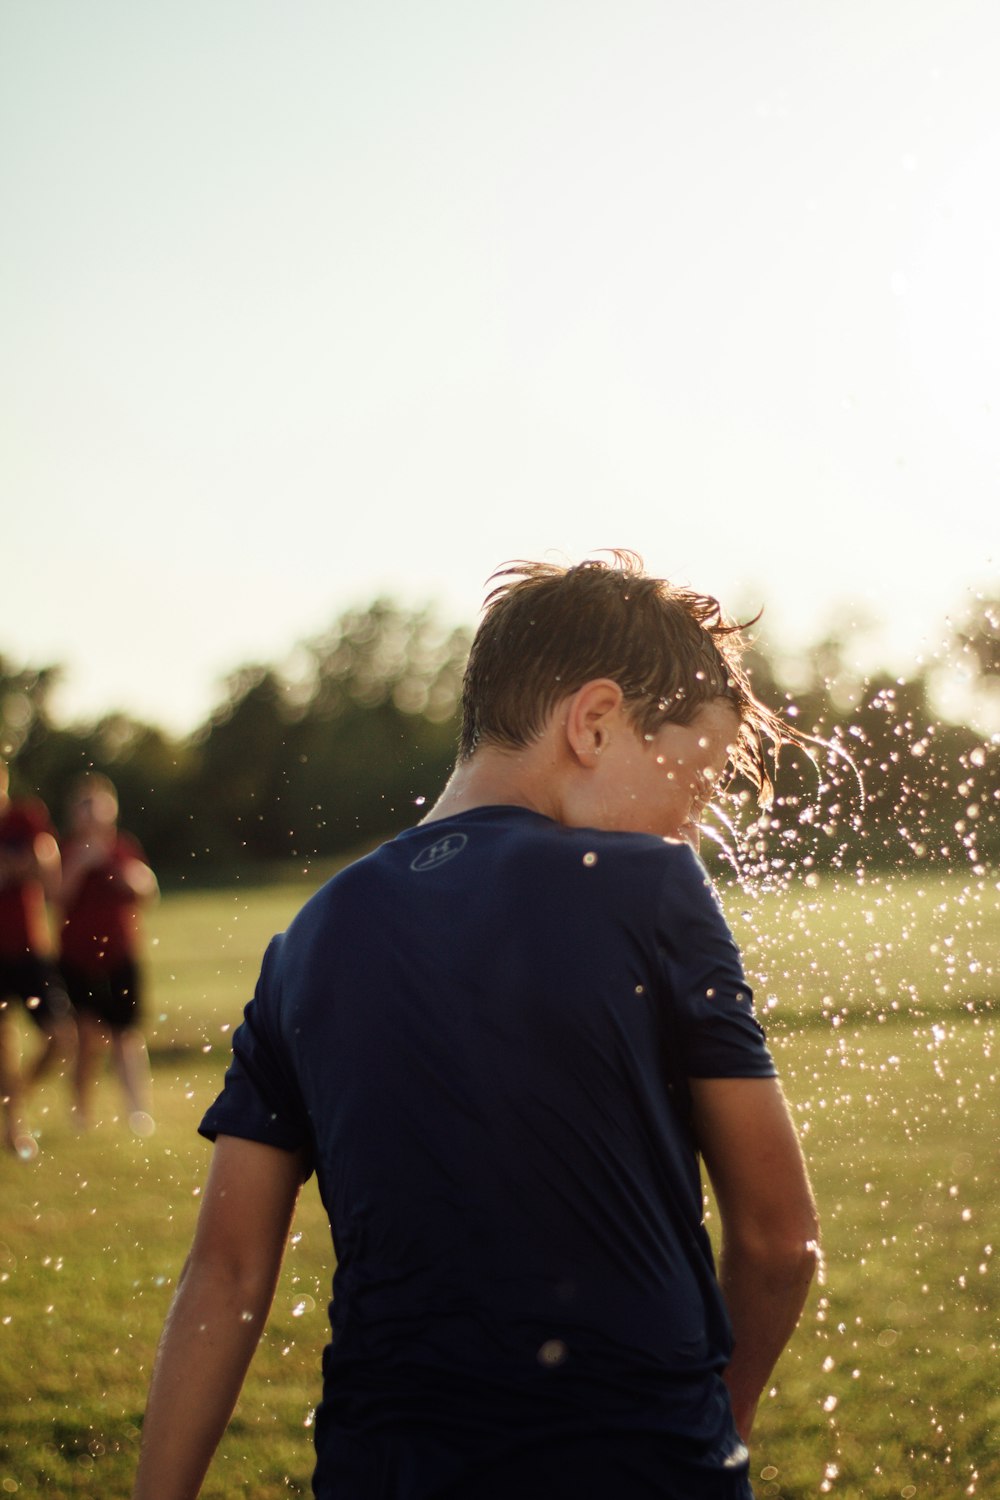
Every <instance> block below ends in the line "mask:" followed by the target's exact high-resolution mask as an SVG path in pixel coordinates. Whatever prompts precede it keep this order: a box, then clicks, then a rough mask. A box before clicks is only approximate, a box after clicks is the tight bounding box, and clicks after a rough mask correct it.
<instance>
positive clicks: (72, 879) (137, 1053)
mask: <svg viewBox="0 0 1000 1500" xmlns="http://www.w3.org/2000/svg"><path fill="white" fill-rule="evenodd" d="M67 819H68V833H67V836H66V838H65V840H64V841H63V846H62V863H63V871H62V888H61V893H60V905H61V907H62V928H61V933H60V964H61V967H62V972H63V976H64V978H65V980H66V986H67V988H68V990H69V994H70V997H71V999H72V1001H73V1005H74V1008H75V1010H76V1014H77V1029H78V1043H77V1054H76V1067H75V1070H74V1078H73V1108H74V1115H75V1118H76V1120H77V1123H78V1124H79V1125H80V1126H81V1127H82V1128H86V1127H87V1126H89V1125H90V1123H91V1118H92V1098H93V1091H94V1084H95V1082H96V1077H97V1070H98V1066H99V1062H100V1057H101V1053H102V1051H103V1048H104V1046H105V1044H106V1043H107V1042H108V1041H110V1044H111V1050H112V1054H113V1057H114V1063H115V1069H116V1072H117V1074H118V1078H119V1080H120V1083H121V1086H122V1090H123V1092H124V1095H125V1101H126V1106H127V1109H128V1118H129V1123H130V1124H131V1126H132V1128H133V1129H134V1130H136V1131H137V1132H139V1133H140V1134H144V1133H146V1132H147V1131H149V1130H150V1129H151V1128H152V1124H153V1122H152V1117H151V1115H150V1113H149V1103H150V1075H149V1058H148V1056H147V1053H146V1043H145V1039H144V1037H143V1034H142V1031H141V1029H140V1019H141V1012H142V970H141V966H140V962H139V950H140V909H141V908H142V906H143V905H145V904H146V903H148V902H149V901H152V900H153V899H154V898H155V896H156V895H157V884H156V877H155V875H154V874H153V872H152V870H151V869H150V868H149V866H148V864H147V863H146V860H145V856H144V854H143V852H142V849H141V848H140V846H139V844H138V843H137V842H136V840H135V839H134V838H132V836H131V835H130V834H128V833H124V832H122V831H121V830H120V829H119V827H118V794H117V792H116V791H115V788H114V785H113V784H112V783H111V782H110V781H109V780H108V778H107V777H106V776H102V775H99V774H98V773H96V772H91V773H88V774H87V775H85V776H82V777H81V778H80V779H79V780H78V781H76V782H75V783H74V784H73V787H72V789H71V791H70V796H69V800H68V804H67Z"/></svg>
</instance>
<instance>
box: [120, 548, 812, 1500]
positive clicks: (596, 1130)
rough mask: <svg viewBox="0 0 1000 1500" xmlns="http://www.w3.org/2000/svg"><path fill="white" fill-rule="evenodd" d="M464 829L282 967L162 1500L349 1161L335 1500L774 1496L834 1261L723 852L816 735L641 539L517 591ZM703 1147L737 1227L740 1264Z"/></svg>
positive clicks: (263, 1015)
mask: <svg viewBox="0 0 1000 1500" xmlns="http://www.w3.org/2000/svg"><path fill="white" fill-rule="evenodd" d="M463 712H464V722H463V730H462V739H461V744H460V751H459V759H458V763H457V765H456V767H455V770H454V772H453V775H452V777H451V779H450V780H449V782H448V785H447V787H446V788H445V791H444V793H443V794H442V796H441V798H440V799H439V801H438V803H437V804H436V805H435V807H434V808H433V810H432V811H431V813H430V814H429V816H428V817H427V818H426V819H425V820H424V822H423V823H422V824H421V825H419V826H418V827H416V828H411V829H409V830H407V831H406V832H405V833H403V834H401V835H399V837H397V838H396V839H394V840H393V841H392V842H391V843H388V844H386V845H384V846H383V847H382V848H381V849H379V850H377V851H376V852H375V853H374V854H372V855H370V856H368V857H367V858H366V859H362V860H360V861H359V862H357V863H356V864H354V865H352V866H350V867H348V868H347V869H346V870H344V871H342V872H341V873H340V874H339V875H337V876H336V877H335V878H334V879H333V880H332V881H330V882H329V883H328V884H327V885H326V886H325V887H324V888H323V889H322V890H321V891H320V892H318V893H317V895H316V896H315V897H313V899H312V900H311V901H310V902H309V903H308V904H307V905H306V906H305V908H304V909H303V911H302V912H300V914H299V916H298V917H297V918H296V920H295V921H294V922H293V924H292V925H291V927H290V928H289V930H288V932H287V933H285V934H283V935H282V936H280V937H278V938H276V939H275V940H274V941H273V943H272V945H271V947H270V948H269V950H268V952H267V955H266V957H265V959H264V965H263V969H262V972H261V977H260V980H259V982H258V986H257V991H256V994H255V996H254V999H253V1000H252V1001H251V1002H250V1004H249V1006H248V1007H247V1010H246V1015H245V1019H244V1023H243V1025H242V1026H241V1027H240V1029H239V1031H238V1032H237V1033H236V1036H235V1037H234V1042H233V1051H234V1058H233V1062H232V1065H231V1067H230V1070H229V1072H228V1074H227V1077H226V1085H225V1089H224V1091H223V1093H222V1094H221V1096H220V1097H219V1099H218V1100H217V1101H216V1103H215V1104H214V1105H213V1106H212V1107H211V1108H210V1109H209V1111H208V1113H207V1115H206V1116H205V1119H204V1121H203V1122H202V1126H201V1129H202V1132H203V1133H204V1134H206V1135H208V1136H209V1137H210V1138H214V1139H215V1141H216V1145H215V1151H214V1155H213V1161H212V1166H211V1170H210V1173H209V1179H208V1183H207V1186H206V1190H205V1193H204V1197H203V1203H202V1208H201V1213H200V1216H199V1221H198V1227H197V1230H196V1234H195V1240H194V1245H193V1248H192V1252H191V1255H190V1257H189V1259H188V1262H187V1264H186V1266H185V1268H184V1271H183V1274H182V1276H181V1279H180V1283H179V1286H178V1290H177V1294H176V1297H175V1299H174V1304H173V1307H172V1309H171V1312H170V1316H169V1318H168V1321H167V1327H166V1330H165V1333H164V1337H163V1339H162V1341H161V1347H160V1350H159V1353H158V1356H157V1361H156V1365H155V1369H154V1374H153V1380H152V1386H151V1392H150V1400H149V1406H148V1410H147V1414H146V1420H145V1423H144V1427H143V1449H142V1456H141V1459H140V1467H139V1473H138V1477H137V1483H136V1489H135V1496H136V1497H137V1500H153V1497H155V1500H191V1497H192V1496H194V1495H195V1494H196V1493H197V1491H198V1489H199V1487H200V1484H201V1481H202V1478H203V1475H204V1473H205V1470H206V1468H207V1465H208V1463H209V1461H210V1458H211V1455H212V1453H213V1452H214V1449H215V1446H216V1444H217V1442H218V1439H219V1437H220V1435H221V1433H222V1431H223V1430H224V1428H225V1424H226V1422H227V1421H228V1418H229V1415H230V1412H231V1410H232V1406H233V1404H234V1402H235V1400H236V1397H237V1394H238V1392H239V1389H240V1386H241V1383H242V1380H243V1376H244V1373H245V1370H246V1367H247V1364H248V1362H249V1360H250V1358H251V1355H252V1352H253V1350H254V1347H255V1345H256V1343H257V1340H258V1338H259V1336H260V1332H261V1329H262V1327H263V1324H264V1321H265V1318H266V1316H267V1312H268V1308H269V1305H270V1302H271V1298H272V1296H273V1292H274V1287H275V1283H276V1278H277V1275H278V1269H279V1266H280V1261H281V1256H282V1253H283V1249H284V1245H285V1241H286V1238H287V1234H288V1229H289V1225H290V1222H291V1217H292V1213H293V1209H294V1204H295V1201H296V1197H297V1194H298V1191H299V1187H300V1184H301V1181H302V1178H303V1176H304V1175H306V1174H308V1173H309V1172H310V1171H312V1170H315V1172H316V1174H317V1178H318V1183H319V1188H320V1192H321V1194H322V1197H323V1202H324V1205H325V1207H326V1209H327V1211H328V1214H329V1217H330V1224H331V1229H332V1234H333V1241H334V1248H335V1255H336V1259H337V1270H336V1275H335V1277H334V1296H333V1300H332V1302H331V1304H330V1311H331V1320H332V1335H333V1336H332V1343H331V1345H330V1346H329V1348H328V1349H327V1351H326V1354H325V1356H324V1361H323V1374H324V1383H323V1400H322V1404H321V1405H320V1407H319V1410H318V1412H317V1415H316V1423H315V1441H316V1450H317V1463H316V1470H315V1474H314V1479H313V1485H314V1491H315V1494H316V1495H317V1496H318V1497H320V1500H372V1497H376V1496H377V1497H381V1500H389V1497H398V1500H404V1497H405V1500H431V1497H437V1500H500V1497H503V1500H510V1497H512V1496H517V1497H518V1500H542V1497H545V1500H564V1497H566V1500H568V1497H570V1496H572V1497H574V1500H581V1497H582V1500H588V1497H595V1500H596V1497H601V1500H607V1497H611V1496H623V1497H627V1500H643V1497H648V1500H652V1497H660V1500H746V1497H748V1496H749V1495H750V1494H751V1490H750V1485H749V1479H748V1462H749V1459H748V1451H747V1447H746V1444H747V1442H748V1441H749V1438H750V1433H751V1428H752V1424H753V1419H754V1413H755V1410H756V1406H757V1401H758V1399H759V1397H760V1394H761V1392H762V1390H763V1389H764V1387H765V1384H766V1382H767V1380H768V1379H769V1377H770V1373H771V1370H772V1367H773V1365H774V1363H775V1360H776V1359H777V1358H778V1355H779V1354H780V1352H781V1350H782V1348H783V1347H784V1345H785V1343H786V1341H787V1339H788V1337H789V1336H790V1334H791V1332H792V1329H793V1328H794V1326H795V1323H796V1320H797V1318H798V1316H799V1313H800V1311H801V1308H802V1305H803V1302H804V1299H805V1295H806V1290H807V1287H808V1284H809V1281H810V1278H811V1275H812V1273H813V1269H814V1264H815V1257H816V1245H815V1239H816V1233H817V1228H816V1217H815V1210H814V1206H813V1202H812V1196H811V1193H810V1189H809V1184H808V1180H807V1177H806V1172H805V1167H804V1164H803V1161H802V1156H801V1153H800V1150H799V1146H798V1143H797V1140H796V1137H795V1133H794V1130H793V1127H792V1124H791V1121H790V1117H789V1113H788V1110H787V1108H786V1105H785V1103H784V1100H783V1097H782V1094H781V1090H780V1088H779V1085H778V1082H777V1079H776V1077H775V1069H774V1064H773V1061H772V1059H771V1057H770V1054H769V1052H768V1050H767V1047H766V1044H765V1041H764V1038H763V1034H762V1032H761V1030H760V1027H759V1026H758V1025H757V1023H756V1021H755V1020H754V1017H753V1014H752V1007H751V997H750V991H749V989H748V987H747V985H746V981H745V979H744V977H743V973H742V969H741V966H740V961H739V956H738V953H737V950H736V946H735V944H734V942H733V939H732V937H731V935H730V933H729V931H728V928H727V926H726V923H725V920H724V918H723V915H722V911H721V908H720V906H719V903H718V899H717V897H716V896H715V893H714V891H713V890H712V887H711V884H710V881H709V879H708V877H707V875H706V872H705V870H704V867H703V866H702V865H701V863H700V861H699V859H698V857H697V855H696V853H695V846H696V845H697V842H698V823H699V821H700V818H701V815H702V811H703V809H704V807H705V804H706V802H707V801H708V800H709V798H710V797H711V795H712V791H713V788H714V787H715V786H716V785H717V783H718V781H719V778H720V777H721V776H722V775H723V774H724V773H725V772H726V770H727V768H728V767H729V765H730V764H731V763H732V764H735V766H736V768H737V769H738V770H740V771H742V772H743V773H745V774H746V775H747V776H749V777H750V779H751V780H752V781H753V782H754V783H755V784H756V785H757V787H758V789H759V790H761V791H766V789H767V788H768V786H769V778H768V773H767V769H766V765H765V760H764V741H765V740H766V739H767V738H769V737H770V738H771V739H774V738H776V737H778V736H779V735H780V734H781V728H780V725H779V724H778V721H777V720H776V719H775V718H774V716H773V715H772V714H770V713H769V711H768V710H767V709H765V708H763V707H762V706H761V705H760V704H758V703H757V702H756V700H755V699H754V698H753V695H752V694H751V692H750V688H749V684H748V682H747V680H746V678H745V677H744V676H743V674H742V672H741V669H740V666H739V639H738V636H737V635H736V633H735V632H734V630H733V629H732V628H731V627H729V626H727V625H726V624H724V622H723V621H722V619H721V615H720V611H719V607H718V605H717V604H716V603H715V601H714V600H710V599H706V598H704V597H702V596H699V595H696V594H692V593H690V592H687V591H684V590H679V589H674V588H671V587H670V586H669V585H667V584H666V583H664V582H662V581H660V580H657V579H651V578H647V577H645V576H644V575H643V574H642V573H641V572H640V570H639V563H638V560H637V559H632V558H631V557H630V556H629V555H625V554H623V555H620V556H619V557H618V560H617V564H616V566H613V567H611V566H606V565H603V564H597V563H587V564H583V565H581V566H580V567H578V568H572V569H568V570H564V569H560V568H554V567H548V566H543V565H539V564H522V565H519V566H518V568H516V569H511V570H508V575H506V576H503V577H501V580H500V583H499V586H498V588H497V589H496V590H495V592H494V594H493V595H492V596H491V598H490V600H489V601H488V607H487V612H486V615H485V618H484V620H483V622H482V624H481V625H480V628H479V631H478V632H477V635H476V639H475V641H474V643H473V646H472V652H471V655H470V659H469V665H468V668H467V671H466V676H465V686H464V695H463ZM699 1152H700V1154H701V1156H702V1158H703V1160H704V1162H705V1164H706V1166H707V1169H708V1172H709V1175H710V1177H711V1180H712V1183H713V1186H714V1189H715V1193H716V1200H717V1203H718V1206H719V1214H720V1219H721V1224H722V1238H723V1249H722V1260H721V1285H720V1281H719V1280H717V1279H716V1274H715V1268H714V1265H713V1258H712V1252H711V1247H710V1244H709V1240H708V1236H707V1234H706V1231H705V1227H704V1224H703V1222H702V1213H703V1204H702V1188H701V1179H700V1172H699V1163H698V1155H699Z"/></svg>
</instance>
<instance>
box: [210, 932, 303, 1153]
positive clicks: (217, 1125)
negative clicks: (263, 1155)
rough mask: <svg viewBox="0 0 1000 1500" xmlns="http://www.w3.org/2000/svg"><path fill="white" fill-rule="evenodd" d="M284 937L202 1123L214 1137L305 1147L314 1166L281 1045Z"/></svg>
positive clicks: (275, 943)
mask: <svg viewBox="0 0 1000 1500" xmlns="http://www.w3.org/2000/svg"><path fill="white" fill-rule="evenodd" d="M280 969H281V938H280V937H277V938H274V939H273V940H272V942H271V944H270V946H269V947H268V950H267V953H266V954H265V955H264V962H263V965H262V966H261V972H260V978H259V979H258V981H257V988H256V990H255V992H254V997H253V999H252V1000H251V1001H250V1003H249V1004H248V1005H247V1007H246V1009H245V1010H244V1012H243V1022H242V1024H241V1025H240V1026H239V1027H238V1028H237V1030H236V1032H235V1033H234V1035H233V1057H232V1062H231V1063H230V1065H229V1068H228V1070H227V1072H226V1078H225V1083H224V1086H223V1089H222V1092H221V1094H220V1095H219V1097H218V1098H217V1099H216V1101H215V1103H214V1104H212V1105H211V1106H210V1108H209V1109H208V1110H207V1112H206V1114H205V1117H204V1119H203V1120H202V1122H201V1124H200V1125H199V1126H198V1131H199V1134H200V1135H203V1136H206V1137H207V1138H208V1139H209V1140H211V1141H214V1140H215V1138H216V1136H219V1135H235V1136H239V1137H241V1138H242V1139H243V1140H249V1141H260V1142H261V1143H262V1144H263V1145H266V1146H277V1147H278V1148H279V1149H280V1150H283V1151H298V1150H302V1151H304V1152H305V1154H306V1158H307V1161H308V1163H309V1170H310V1171H311V1170H312V1156H313V1148H312V1132H311V1130H310V1128H309V1121H308V1117H307V1115H306V1112H305V1108H304V1105H303V1103H302V1098H301V1095H300V1093H299V1090H298V1087H297V1086H296V1084H295V1080H294V1077H293V1076H292V1071H291V1068H290V1066H289V1064H288V1060H287V1058H286V1056H285V1053H284V1048H283V1047H282V1045H281V1040H280V1032H279V1029H278V1026H277V1019H278V1016H277V1012H278V1009H279V1005H280Z"/></svg>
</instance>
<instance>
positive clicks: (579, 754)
mask: <svg viewBox="0 0 1000 1500" xmlns="http://www.w3.org/2000/svg"><path fill="white" fill-rule="evenodd" d="M624 700H625V695H624V693H623V692H622V690H621V688H620V687H619V686H618V684H617V682H613V681H612V679H611V678H610V677H595V678H594V680H593V681H592V682H585V683H584V685H583V687H582V688H578V689H577V691H576V692H575V693H574V694H573V696H572V697H571V698H570V699H569V701H568V702H567V704H566V719H565V729H566V739H567V742H568V744H569V747H570V749H571V751H572V752H573V755H574V756H575V757H576V759H577V760H578V761H579V763H580V764H581V765H582V766H586V767H587V768H588V769H591V770H592V769H593V768H594V767H595V766H596V765H597V764H598V761H599V759H600V754H601V751H602V750H603V749H604V747H605V746H606V745H607V744H608V742H609V740H610V738H611V724H612V721H613V720H614V719H615V717H616V716H617V713H618V710H619V709H620V708H621V706H622V703H623V702H624Z"/></svg>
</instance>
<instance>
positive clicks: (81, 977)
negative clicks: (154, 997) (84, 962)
mask: <svg viewBox="0 0 1000 1500" xmlns="http://www.w3.org/2000/svg"><path fill="white" fill-rule="evenodd" d="M62 971H63V977H64V978H65V980H66V988H67V989H68V991H69V997H70V999H71V1000H72V1002H73V1005H74V1007H75V1009H76V1010H77V1011H78V1013H79V1014H80V1015H83V1016H93V1017H94V1019H95V1020H97V1021H100V1022H101V1024H102V1025H104V1026H110V1027H111V1029H112V1031H124V1030H125V1028H126V1027H127V1026H135V1025H136V1024H137V1022H138V1020H139V1012H140V1009H141V1000H142V994H141V979H140V974H139V966H138V964H137V963H136V962H135V960H134V959H131V958H126V959H123V960H122V962H121V963H119V964H116V965H115V967H114V968H113V969H112V970H110V972H109V973H107V974H88V973H87V972H86V970H84V969H80V968H77V966H76V964H73V963H70V962H67V960H66V959H64V960H63V965H62Z"/></svg>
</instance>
